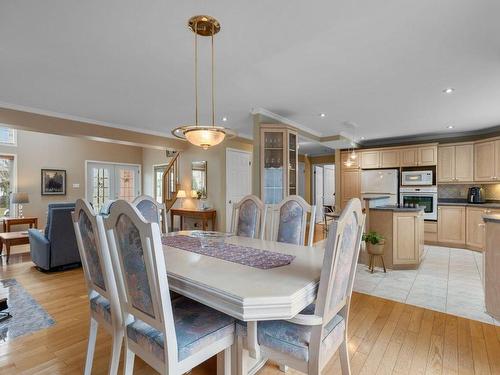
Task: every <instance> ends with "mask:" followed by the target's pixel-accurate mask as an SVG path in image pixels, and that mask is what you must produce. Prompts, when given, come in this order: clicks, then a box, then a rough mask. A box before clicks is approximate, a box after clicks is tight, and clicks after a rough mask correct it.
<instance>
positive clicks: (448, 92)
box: [443, 87, 455, 94]
mask: <svg viewBox="0 0 500 375" xmlns="http://www.w3.org/2000/svg"><path fill="white" fill-rule="evenodd" d="M453 91H455V89H454V88H453V87H448V88H446V89H444V90H443V92H444V93H445V94H451V93H452V92H453Z"/></svg>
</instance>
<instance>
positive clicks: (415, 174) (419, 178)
mask: <svg viewBox="0 0 500 375" xmlns="http://www.w3.org/2000/svg"><path fill="white" fill-rule="evenodd" d="M433 182H434V179H433V171H403V172H402V173H401V186H432V185H433Z"/></svg>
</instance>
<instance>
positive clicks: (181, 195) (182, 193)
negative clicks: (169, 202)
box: [177, 190, 187, 208]
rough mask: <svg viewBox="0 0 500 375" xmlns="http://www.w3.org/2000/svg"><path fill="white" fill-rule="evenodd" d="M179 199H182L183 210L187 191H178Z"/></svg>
mask: <svg viewBox="0 0 500 375" xmlns="http://www.w3.org/2000/svg"><path fill="white" fill-rule="evenodd" d="M177 198H181V208H184V200H183V199H184V198H187V195H186V191H185V190H179V191H177Z"/></svg>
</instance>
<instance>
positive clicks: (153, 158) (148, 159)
mask: <svg viewBox="0 0 500 375" xmlns="http://www.w3.org/2000/svg"><path fill="white" fill-rule="evenodd" d="M228 147H229V148H235V149H239V150H245V151H249V152H252V149H253V147H252V145H251V144H249V143H247V142H244V141H240V140H237V139H236V140H228V141H225V142H224V143H223V144H222V145H219V146H216V147H213V148H210V149H208V150H202V149H201V148H199V147H196V146H192V145H187V146H186V148H185V149H184V150H183V151H182V152H181V154H180V156H179V158H180V166H179V173H180V175H179V179H180V185H181V186H180V189H183V190H185V191H186V193H187V195H188V196H189V194H190V191H191V162H193V161H201V160H206V161H207V171H208V173H207V200H206V201H207V202H209V203H210V204H211V205H212V207H214V208H215V209H216V210H217V228H218V229H219V230H225V225H226V182H225V181H226V148H228ZM142 158H143V178H144V184H143V187H144V190H143V192H144V194H149V195H152V194H153V186H154V185H153V166H154V165H155V164H165V163H166V162H167V160H166V158H165V152H164V151H159V150H153V149H147V148H144V149H143V150H142ZM197 204H198V201H197V200H196V199H192V198H185V199H183V205H184V207H186V208H194V207H196V205H197ZM180 205H181V202H180V199H178V200H177V202H176V203H175V207H180ZM190 225H192V223H191V222H189V221H188V222H187V227H190Z"/></svg>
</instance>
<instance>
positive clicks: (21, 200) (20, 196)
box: [12, 192, 30, 217]
mask: <svg viewBox="0 0 500 375" xmlns="http://www.w3.org/2000/svg"><path fill="white" fill-rule="evenodd" d="M29 202H30V198H29V196H28V193H25V192H22V193H12V203H15V204H18V205H19V217H24V216H23V204H25V203H29Z"/></svg>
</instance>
